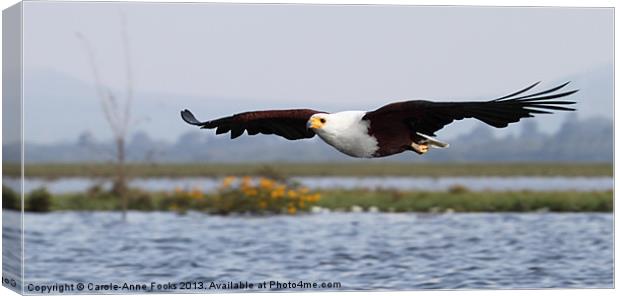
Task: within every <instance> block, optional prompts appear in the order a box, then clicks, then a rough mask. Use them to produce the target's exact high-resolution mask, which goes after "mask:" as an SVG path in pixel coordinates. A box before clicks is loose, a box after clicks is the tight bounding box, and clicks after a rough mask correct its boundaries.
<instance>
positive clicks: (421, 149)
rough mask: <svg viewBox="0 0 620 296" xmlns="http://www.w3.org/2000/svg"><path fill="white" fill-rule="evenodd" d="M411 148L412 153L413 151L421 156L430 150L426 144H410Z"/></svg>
mask: <svg viewBox="0 0 620 296" xmlns="http://www.w3.org/2000/svg"><path fill="white" fill-rule="evenodd" d="M411 148H413V151H415V153H417V154H420V155H422V154H424V153H426V152H428V149H429V148H430V146H429V145H428V144H427V143H416V142H412V143H411Z"/></svg>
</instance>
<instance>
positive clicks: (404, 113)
mask: <svg viewBox="0 0 620 296" xmlns="http://www.w3.org/2000/svg"><path fill="white" fill-rule="evenodd" d="M539 83H540V82H537V83H534V84H533V85H531V86H529V87H526V88H524V89H522V90H520V91H517V92H515V93H512V94H510V95H507V96H504V97H501V98H497V99H494V100H491V101H486V102H431V101H422V100H417V101H405V102H397V103H392V104H389V105H385V106H383V107H381V108H379V109H377V110H375V111H371V112H368V113H366V115H365V116H364V119H369V120H370V121H371V122H377V121H390V122H392V123H396V122H398V123H402V122H404V123H405V124H406V125H408V126H409V128H410V130H411V131H412V134H414V135H415V133H416V132H419V133H423V134H426V135H431V136H433V135H435V132H436V131H438V130H440V129H441V128H443V127H444V126H446V125H447V124H450V123H451V122H453V121H454V120H461V119H464V118H476V119H478V120H480V121H482V122H484V123H486V124H488V125H491V126H494V127H497V128H502V127H506V126H508V124H509V123H513V122H518V121H519V120H521V118H525V117H534V114H544V113H552V112H551V110H558V111H574V110H575V109H573V108H568V107H565V105H572V104H575V102H572V101H561V100H557V99H558V98H562V97H566V96H569V95H572V94H574V93H576V92H577V90H571V91H566V92H558V90H560V89H562V88H563V87H565V86H566V85H567V84H568V82H566V83H564V84H562V85H560V86H557V87H554V88H551V89H548V90H545V91H541V92H537V93H533V94H525V93H527V92H528V91H529V90H530V89H532V88H534V87H535V86H537V85H538V84H539Z"/></svg>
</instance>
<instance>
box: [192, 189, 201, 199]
mask: <svg viewBox="0 0 620 296" xmlns="http://www.w3.org/2000/svg"><path fill="white" fill-rule="evenodd" d="M189 196H190V197H191V198H194V199H199V198H201V197H202V190H200V188H198V187H194V188H192V191H190V193H189Z"/></svg>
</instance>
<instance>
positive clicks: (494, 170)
mask: <svg viewBox="0 0 620 296" xmlns="http://www.w3.org/2000/svg"><path fill="white" fill-rule="evenodd" d="M127 170H128V173H129V175H130V176H133V177H171V178H180V177H222V176H229V175H237V176H238V175H266V176H270V177H289V176H425V177H441V176H612V175H613V164H611V163H592V164H588V163H584V164H581V163H572V164H563V163H469V164H466V163H459V164H453V163H450V164H445V163H443V164H442V163H434V164H422V163H406V164H404V163H390V162H374V161H368V162H364V163H333V164H327V163H320V164H302V163H270V164H268V165H267V164H157V165H149V164H131V165H128V168H127ZM114 172H115V169H114V166H112V165H109V164H42V165H41V164H36V165H26V167H25V176H26V177H40V178H60V177H110V176H113V175H114ZM3 173H4V174H5V175H9V176H19V167H18V166H15V165H4V166H3Z"/></svg>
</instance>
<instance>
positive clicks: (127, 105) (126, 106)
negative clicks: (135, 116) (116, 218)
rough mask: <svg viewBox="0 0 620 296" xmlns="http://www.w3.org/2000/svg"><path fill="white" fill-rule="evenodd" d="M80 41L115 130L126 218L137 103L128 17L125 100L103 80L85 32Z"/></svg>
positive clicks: (118, 187) (116, 187)
mask: <svg viewBox="0 0 620 296" xmlns="http://www.w3.org/2000/svg"><path fill="white" fill-rule="evenodd" d="M76 36H77V38H78V39H79V40H80V41H81V43H82V45H83V46H84V50H85V51H86V54H87V56H88V61H89V64H90V68H91V70H92V73H93V78H94V80H95V88H96V91H97V96H98V97H99V101H100V103H101V110H102V111H103V115H104V117H105V120H106V122H107V123H108V125H109V126H110V129H111V130H112V135H113V138H114V146H115V150H114V154H115V156H114V162H115V174H116V176H115V179H114V183H113V187H112V191H113V192H114V193H115V194H116V195H118V196H119V198H120V199H121V206H122V213H123V219H125V218H126V216H127V204H128V199H129V196H128V188H127V170H126V139H127V136H128V134H129V129H130V125H131V123H132V122H131V105H132V104H131V103H132V101H133V73H132V67H131V55H130V50H129V35H128V33H127V21H126V19H125V16H124V15H123V14H121V38H122V47H123V48H122V49H123V62H124V70H125V75H126V84H125V90H124V94H123V96H124V98H123V99H121V100H119V98H118V97H119V96H117V95H116V94H115V93H114V92H113V91H112V90H111V89H110V87H109V86H106V85H105V84H104V83H103V80H102V79H101V74H100V73H99V67H98V64H97V62H96V60H95V52H94V50H93V47H92V45H91V43H90V41H89V40H88V39H87V38H86V37H85V36H84V35H83V34H81V33H79V32H77V33H76Z"/></svg>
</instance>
